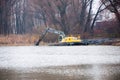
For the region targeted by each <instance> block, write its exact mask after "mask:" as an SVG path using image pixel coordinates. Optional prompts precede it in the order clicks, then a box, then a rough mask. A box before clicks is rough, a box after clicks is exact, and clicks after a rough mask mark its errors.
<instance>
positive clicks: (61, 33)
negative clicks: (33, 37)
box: [35, 27, 65, 46]
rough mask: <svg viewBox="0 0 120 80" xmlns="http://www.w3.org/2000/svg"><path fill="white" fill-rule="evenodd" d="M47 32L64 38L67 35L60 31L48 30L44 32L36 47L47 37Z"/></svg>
mask: <svg viewBox="0 0 120 80" xmlns="http://www.w3.org/2000/svg"><path fill="white" fill-rule="evenodd" d="M47 32H50V33H54V34H58V35H59V36H60V37H62V38H64V37H65V34H64V32H62V31H59V30H55V29H52V28H49V27H48V28H46V30H45V31H44V32H43V34H42V36H40V37H39V40H38V41H37V42H36V43H35V45H36V46H38V45H39V43H40V42H41V41H42V40H43V39H44V37H45V36H46V34H47Z"/></svg>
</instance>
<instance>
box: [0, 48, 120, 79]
mask: <svg viewBox="0 0 120 80" xmlns="http://www.w3.org/2000/svg"><path fill="white" fill-rule="evenodd" d="M0 80H120V47H119V46H71V47H68V46H65V47H64V46H63V47H52V46H51V47H49V46H44V47H43V46H40V47H36V46H19V47H17V46H14V47H10V46H9V47H4V46H3V47H2V46H1V47H0Z"/></svg>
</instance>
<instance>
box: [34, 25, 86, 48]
mask: <svg viewBox="0 0 120 80" xmlns="http://www.w3.org/2000/svg"><path fill="white" fill-rule="evenodd" d="M47 32H50V33H54V34H58V35H59V38H58V41H59V42H58V43H54V44H50V46H69V45H88V43H85V42H84V41H83V40H81V39H80V37H73V36H70V37H67V36H65V34H64V32H62V31H59V30H55V29H53V28H49V27H48V28H46V30H45V31H44V32H43V34H42V36H41V37H39V40H38V41H37V42H36V43H35V45H36V46H38V45H39V43H40V42H41V41H42V40H43V38H44V37H45V35H46V34H47Z"/></svg>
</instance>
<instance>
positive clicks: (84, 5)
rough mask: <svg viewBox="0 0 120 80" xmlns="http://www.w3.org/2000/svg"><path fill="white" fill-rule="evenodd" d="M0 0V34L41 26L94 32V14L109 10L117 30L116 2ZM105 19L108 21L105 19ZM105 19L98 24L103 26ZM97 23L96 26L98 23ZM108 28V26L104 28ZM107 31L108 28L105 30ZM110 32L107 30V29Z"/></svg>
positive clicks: (119, 29) (118, 8) (119, 27)
mask: <svg viewBox="0 0 120 80" xmlns="http://www.w3.org/2000/svg"><path fill="white" fill-rule="evenodd" d="M94 1H95V0H0V34H4V35H8V34H25V33H32V32H36V31H37V30H39V28H40V27H41V26H42V27H44V28H45V27H48V26H49V27H54V28H55V29H58V30H62V31H64V33H65V34H67V35H68V34H82V33H86V32H88V33H91V34H92V33H94V32H95V27H96V26H97V25H96V22H97V20H98V16H99V15H101V14H103V12H105V10H109V13H113V14H114V15H115V18H113V22H114V21H115V22H116V24H114V25H115V26H114V27H112V25H111V27H112V28H110V29H115V32H117V34H119V33H120V1H119V0H99V5H98V8H96V11H95V12H93V9H94V8H95V7H94V5H95V3H94ZM108 22H109V21H108ZM105 25H106V24H105V22H103V23H102V26H103V28H102V29H104V27H107V26H105ZM99 26H100V25H99ZM108 28H109V27H108ZM108 30H109V29H108ZM108 32H110V31H108Z"/></svg>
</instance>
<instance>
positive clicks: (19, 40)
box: [0, 34, 120, 46]
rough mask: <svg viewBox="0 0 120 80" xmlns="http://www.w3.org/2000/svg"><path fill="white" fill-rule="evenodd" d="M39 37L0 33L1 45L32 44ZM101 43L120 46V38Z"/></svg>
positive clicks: (43, 43) (44, 43) (45, 43)
mask: <svg viewBox="0 0 120 80" xmlns="http://www.w3.org/2000/svg"><path fill="white" fill-rule="evenodd" d="M38 39H39V35H35V34H33V35H30V34H26V35H8V36H3V35H0V46H32V45H34V44H35V43H36V42H37V40H38ZM48 44H49V43H47V42H43V41H42V42H41V43H40V45H48ZM100 45H113V46H120V38H117V39H116V38H115V39H112V40H111V41H110V42H105V43H102V44H100Z"/></svg>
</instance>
